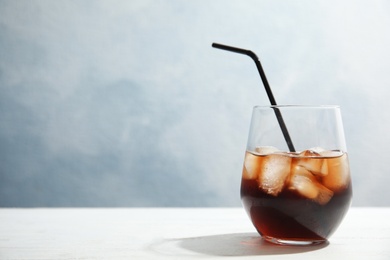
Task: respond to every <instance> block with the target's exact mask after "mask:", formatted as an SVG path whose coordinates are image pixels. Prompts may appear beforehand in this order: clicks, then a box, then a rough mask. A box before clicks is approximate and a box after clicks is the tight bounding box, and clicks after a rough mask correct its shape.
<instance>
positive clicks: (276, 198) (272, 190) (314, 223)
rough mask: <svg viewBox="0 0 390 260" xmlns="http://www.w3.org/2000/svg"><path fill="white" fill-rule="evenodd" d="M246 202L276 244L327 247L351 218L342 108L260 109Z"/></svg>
mask: <svg viewBox="0 0 390 260" xmlns="http://www.w3.org/2000/svg"><path fill="white" fill-rule="evenodd" d="M241 199H242V203H243V206H244V208H245V210H246V211H247V213H248V215H249V217H250V219H251V221H252V223H253V225H254V226H255V228H256V229H257V231H258V232H259V233H260V235H261V236H262V237H263V238H264V239H265V240H267V241H270V242H272V243H276V244H287V245H310V244H318V243H323V242H325V241H327V240H328V238H329V237H330V236H331V235H332V234H333V233H334V231H335V230H336V229H337V227H338V226H339V224H340V222H341V221H342V219H343V218H344V216H345V214H346V213H347V211H348V209H349V207H350V204H351V199H352V183H351V177H350V170H349V161H348V154H347V148H346V143H345V137H344V130H343V124H342V118H341V113H340V108H339V107H338V106H295V105H292V106H256V107H254V108H253V111H252V119H251V125H250V130H249V136H248V143H247V147H246V152H245V159H244V165H243V171H242V181H241Z"/></svg>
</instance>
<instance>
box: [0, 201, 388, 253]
mask: <svg viewBox="0 0 390 260" xmlns="http://www.w3.org/2000/svg"><path fill="white" fill-rule="evenodd" d="M224 257H229V259H232V258H234V259H265V258H266V259H344V260H346V259H348V260H349V259H370V260H371V259H390V208H351V209H350V211H349V213H348V214H347V216H346V218H345V219H344V222H343V223H342V224H341V226H340V228H339V229H338V230H337V231H336V233H335V234H334V235H333V236H332V237H331V238H330V240H329V243H326V244H323V245H319V246H304V247H299V246H298V247H291V246H275V245H272V244H269V243H267V242H264V241H263V240H262V239H261V238H260V237H259V235H258V234H257V233H256V231H255V229H254V228H253V227H252V224H251V223H250V221H249V218H248V217H247V216H246V213H245V211H244V209H242V208H42V209H41V208H37V209H8V208H2V209H0V259H12V260H13V259H15V260H16V259H18V260H21V259H41V260H42V259H197V258H199V259H220V258H224Z"/></svg>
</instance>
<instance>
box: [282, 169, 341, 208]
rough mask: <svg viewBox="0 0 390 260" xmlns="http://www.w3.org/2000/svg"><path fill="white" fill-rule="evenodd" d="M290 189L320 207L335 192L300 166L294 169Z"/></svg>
mask: <svg viewBox="0 0 390 260" xmlns="http://www.w3.org/2000/svg"><path fill="white" fill-rule="evenodd" d="M289 189H290V190H295V191H296V192H298V193H299V194H300V195H302V196H303V197H305V198H308V199H311V200H313V201H315V202H317V203H318V204H320V205H325V204H326V203H328V202H329V200H330V199H331V198H332V197H333V191H331V190H329V189H328V188H326V187H325V186H323V185H322V184H321V183H319V182H318V180H317V178H316V177H315V176H314V175H313V174H312V173H311V172H310V171H308V170H307V169H306V168H305V167H302V166H300V165H296V166H294V167H293V172H292V176H291V178H290V182H289Z"/></svg>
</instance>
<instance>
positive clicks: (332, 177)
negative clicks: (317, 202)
mask: <svg viewBox="0 0 390 260" xmlns="http://www.w3.org/2000/svg"><path fill="white" fill-rule="evenodd" d="M335 153H338V154H339V152H335ZM335 153H334V154H335ZM324 161H325V163H326V164H327V174H326V175H325V176H324V177H323V178H322V183H323V184H324V186H326V187H327V188H329V189H331V190H332V191H334V192H338V191H341V190H343V189H345V188H346V187H348V185H349V184H350V181H351V180H350V173H349V163H348V156H347V154H343V155H342V156H338V157H329V158H327V159H324Z"/></svg>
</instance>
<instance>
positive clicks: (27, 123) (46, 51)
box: [0, 0, 390, 207]
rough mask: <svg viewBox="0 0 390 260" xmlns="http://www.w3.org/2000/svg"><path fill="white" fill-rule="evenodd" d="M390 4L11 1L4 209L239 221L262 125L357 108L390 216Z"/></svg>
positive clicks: (377, 191) (357, 188)
mask: <svg viewBox="0 0 390 260" xmlns="http://www.w3.org/2000/svg"><path fill="white" fill-rule="evenodd" d="M389 28H390V3H389V2H388V1H385V0H374V1H371V0H370V1H369V0H359V1H319V0H314V1H313V0H303V1H274V0H268V1H238V0H236V1H233V0H229V1H225V0H218V1H173V0H172V1H168V0H161V1H157V0H155V1H147V0H139V1H136V0H132V1H111V0H110V1H108V0H107V1H49V0H47V1H46V0H40V1H37V0H36V1H22V0H18V1H11V0H10V1H4V0H2V1H0V206H2V207H8V206H11V207H19V206H23V207H30V206H33V207H36V206H239V205H240V200H239V183H240V178H241V168H242V162H243V156H244V150H245V146H246V139H247V134H248V128H249V120H250V115H251V109H252V107H253V106H254V105H267V104H269V102H268V100H267V97H266V95H265V92H264V90H263V88H262V85H261V81H260V78H259V76H258V74H257V70H256V67H255V65H254V63H253V62H252V61H251V60H250V59H249V58H248V57H245V56H242V55H238V54H233V53H228V52H224V51H221V50H217V49H214V48H211V43H212V42H220V43H224V44H229V45H233V46H237V47H242V48H246V49H251V50H253V51H254V52H256V53H257V54H258V56H259V57H260V59H261V61H262V64H263V67H264V69H265V71H266V74H267V76H268V80H269V82H270V84H271V86H272V88H273V91H274V95H275V97H276V99H277V101H278V103H279V104H293V103H300V104H338V105H340V106H341V109H342V114H343V119H344V128H345V134H346V137H347V145H348V152H349V154H350V163H351V170H352V175H353V184H354V202H353V205H355V206H385V205H386V206H390V202H389V199H388V198H389V197H390V189H389V188H388V187H389V183H390V171H389V166H388V165H389V153H388V151H389V147H390V135H389V129H390V122H389V112H388V111H389V108H388V106H389V102H390V90H389V89H390V85H389V82H390V76H389V75H390V48H389V46H390V30H389Z"/></svg>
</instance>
